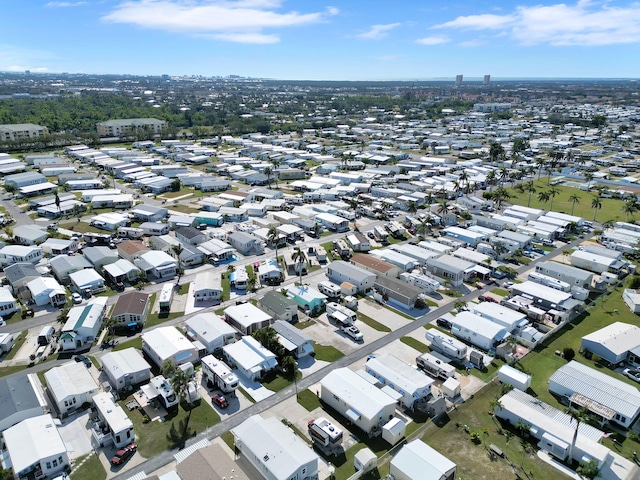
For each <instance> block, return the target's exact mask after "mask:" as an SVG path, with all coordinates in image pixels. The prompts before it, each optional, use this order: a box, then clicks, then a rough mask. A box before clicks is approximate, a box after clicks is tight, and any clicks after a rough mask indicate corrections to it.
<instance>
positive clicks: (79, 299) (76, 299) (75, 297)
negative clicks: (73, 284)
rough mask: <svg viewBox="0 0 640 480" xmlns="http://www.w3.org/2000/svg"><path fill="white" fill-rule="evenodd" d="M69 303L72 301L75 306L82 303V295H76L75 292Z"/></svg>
mask: <svg viewBox="0 0 640 480" xmlns="http://www.w3.org/2000/svg"><path fill="white" fill-rule="evenodd" d="M71 301H72V302H73V303H76V304H78V303H82V295H80V294H79V293H77V292H76V293H73V294H72V295H71Z"/></svg>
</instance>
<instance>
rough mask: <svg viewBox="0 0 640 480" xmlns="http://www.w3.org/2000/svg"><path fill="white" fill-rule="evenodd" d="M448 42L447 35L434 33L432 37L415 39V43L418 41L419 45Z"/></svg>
mask: <svg viewBox="0 0 640 480" xmlns="http://www.w3.org/2000/svg"><path fill="white" fill-rule="evenodd" d="M448 42H449V38H448V37H443V36H439V35H435V36H432V37H424V38H419V39H418V40H416V43H419V44H420V45H442V44H443V43H448Z"/></svg>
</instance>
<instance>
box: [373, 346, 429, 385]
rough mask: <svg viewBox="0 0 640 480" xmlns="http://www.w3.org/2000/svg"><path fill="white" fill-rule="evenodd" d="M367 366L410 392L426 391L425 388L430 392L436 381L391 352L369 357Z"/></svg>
mask: <svg viewBox="0 0 640 480" xmlns="http://www.w3.org/2000/svg"><path fill="white" fill-rule="evenodd" d="M367 367H368V368H370V369H371V370H373V371H374V372H376V373H377V374H379V375H381V376H382V377H384V378H385V379H386V380H387V383H392V384H393V385H395V386H396V387H400V388H401V389H402V390H404V391H405V392H408V393H412V392H420V393H424V392H423V390H426V393H428V392H429V389H430V387H431V384H432V383H433V382H434V381H433V379H431V378H429V377H427V376H426V375H425V374H424V373H422V372H420V371H418V370H416V369H415V368H413V367H412V366H411V365H408V364H407V363H405V362H403V361H402V360H400V359H399V358H397V357H394V356H393V355H389V354H387V355H382V356H380V357H374V358H371V359H369V360H368V361H367ZM395 390H397V389H395Z"/></svg>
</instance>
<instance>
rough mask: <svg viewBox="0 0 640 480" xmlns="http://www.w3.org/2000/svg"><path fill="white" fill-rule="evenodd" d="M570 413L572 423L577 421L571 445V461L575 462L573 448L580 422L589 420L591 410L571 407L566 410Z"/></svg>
mask: <svg viewBox="0 0 640 480" xmlns="http://www.w3.org/2000/svg"><path fill="white" fill-rule="evenodd" d="M566 413H568V414H569V415H571V423H572V424H573V422H574V421H575V422H576V426H575V428H574V430H573V437H572V438H571V445H570V446H569V462H571V463H572V464H573V449H574V448H575V446H576V440H577V439H578V429H579V428H580V423H585V422H587V421H588V420H589V417H590V415H589V411H588V410H587V409H586V408H584V407H580V408H579V409H578V410H576V409H574V408H571V407H569V408H568V409H567V411H566Z"/></svg>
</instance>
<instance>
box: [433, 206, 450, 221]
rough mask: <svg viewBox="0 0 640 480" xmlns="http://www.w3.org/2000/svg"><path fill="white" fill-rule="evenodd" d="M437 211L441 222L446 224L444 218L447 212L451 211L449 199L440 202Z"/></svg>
mask: <svg viewBox="0 0 640 480" xmlns="http://www.w3.org/2000/svg"><path fill="white" fill-rule="evenodd" d="M436 211H437V212H438V214H439V215H440V224H441V225H444V222H443V219H444V216H445V215H446V213H447V212H448V211H449V202H448V201H447V200H442V201H440V202H438V209H437V210H436Z"/></svg>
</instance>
